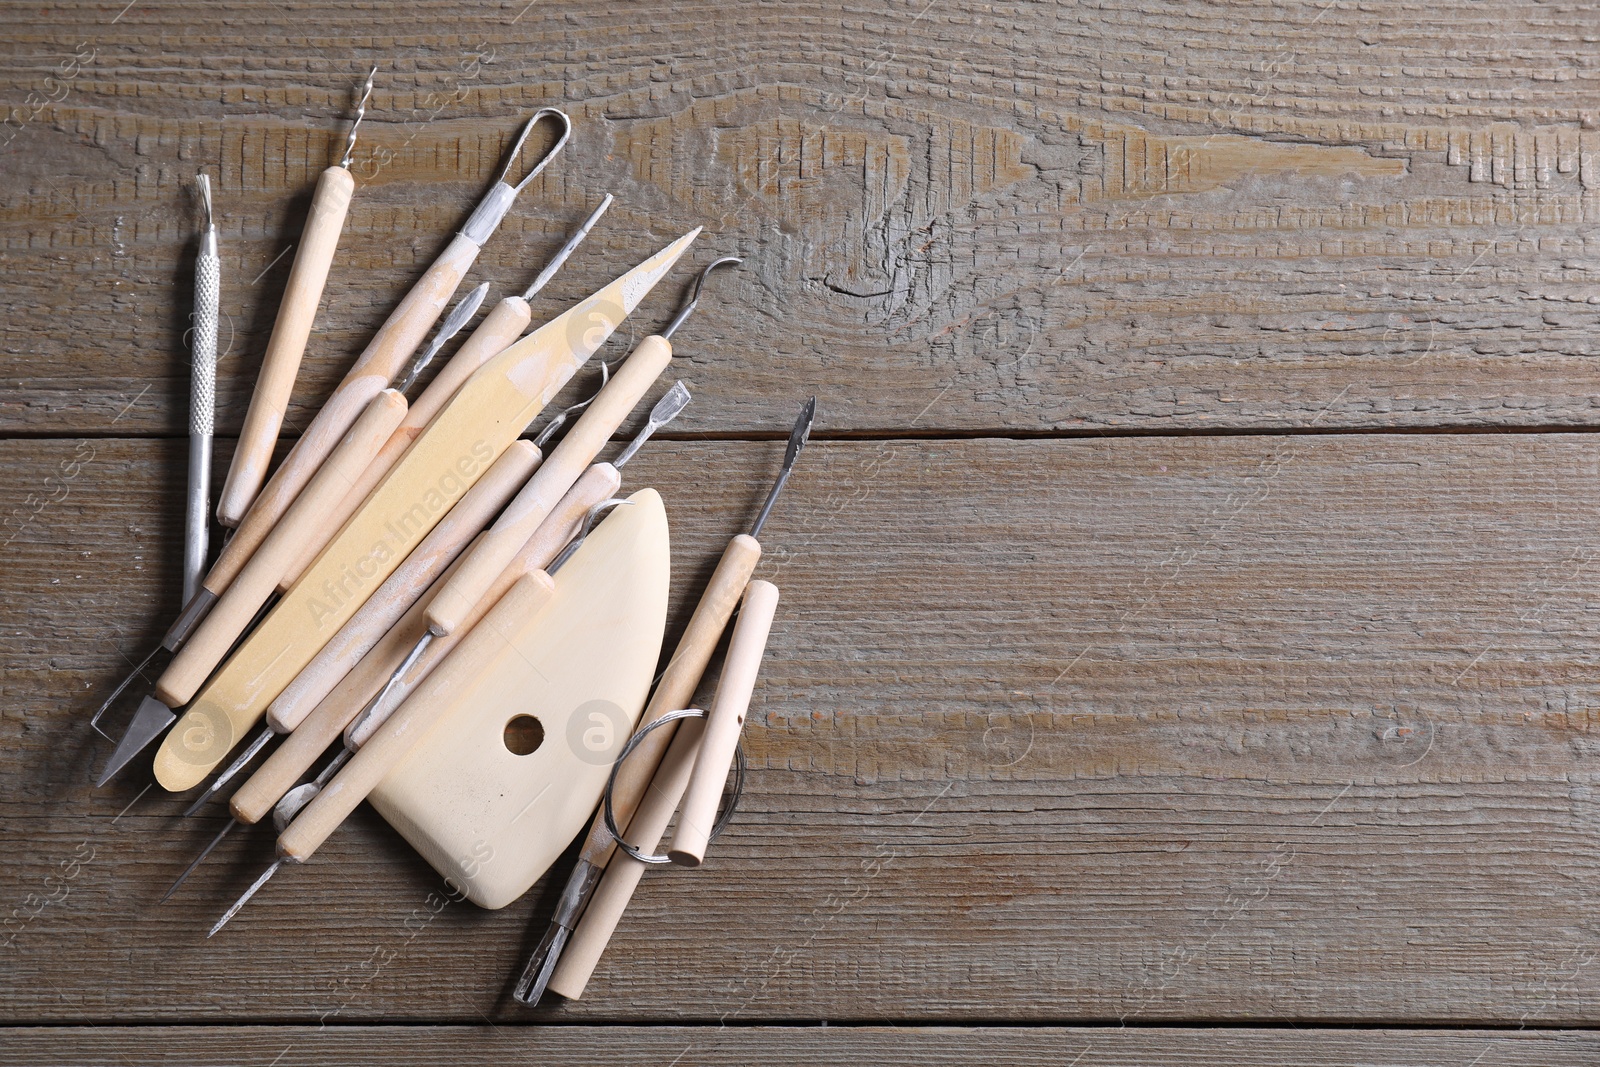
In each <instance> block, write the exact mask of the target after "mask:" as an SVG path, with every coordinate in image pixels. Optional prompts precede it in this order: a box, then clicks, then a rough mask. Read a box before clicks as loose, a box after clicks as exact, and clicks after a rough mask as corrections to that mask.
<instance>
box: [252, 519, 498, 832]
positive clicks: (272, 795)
mask: <svg viewBox="0 0 1600 1067" xmlns="http://www.w3.org/2000/svg"><path fill="white" fill-rule="evenodd" d="M479 536H480V537H481V536H483V535H482V534H479ZM459 566H461V558H460V557H458V558H457V559H456V561H455V562H454V563H452V564H451V565H450V567H449V569H448V570H446V571H445V572H444V574H443V575H442V576H440V577H439V578H438V579H437V580H436V581H435V582H434V588H439V587H441V586H442V583H444V582H447V581H449V580H450V575H452V574H454V573H455V570H456V568H457V567H459ZM427 595H428V594H426V593H424V594H423V596H422V598H421V599H419V600H418V602H417V603H415V604H413V605H411V609H410V610H409V611H407V612H406V613H405V615H403V616H402V617H401V618H400V620H399V621H398V622H396V623H395V624H394V625H393V626H391V627H390V628H389V630H388V632H387V633H385V634H383V635H382V636H381V637H379V638H378V640H377V642H376V643H374V644H373V646H372V648H371V649H369V650H368V651H367V654H366V656H364V657H363V658H362V660H361V662H360V663H358V664H357V665H356V666H355V668H354V669H353V670H351V671H349V672H348V673H347V674H345V676H344V677H343V678H342V679H340V680H339V683H338V684H337V685H335V686H334V687H333V690H332V691H331V692H330V693H328V695H327V696H325V697H324V698H323V699H322V702H321V703H319V704H318V705H317V706H316V707H315V708H313V709H312V710H311V712H310V714H308V715H306V716H304V717H303V718H302V719H301V721H300V723H299V725H298V726H297V727H296V728H295V730H294V732H293V733H291V734H289V735H288V736H287V737H285V738H284V739H283V742H282V743H281V744H279V745H278V747H277V748H275V749H273V750H272V754H271V755H270V756H268V757H267V761H266V762H265V763H263V764H262V765H261V766H260V767H259V768H257V770H256V772H255V773H254V774H252V775H251V776H250V778H249V779H248V780H247V781H246V782H245V783H244V784H243V785H242V786H240V787H239V788H238V789H237V790H236V791H235V792H234V794H233V797H232V799H230V800H229V801H228V807H229V809H230V810H231V811H232V812H233V817H234V818H235V819H238V820H239V821H240V822H242V823H249V824H253V823H257V822H260V821H261V820H262V819H264V818H266V817H267V815H268V814H269V813H271V811H272V807H273V805H274V804H276V803H277V802H278V801H279V800H281V799H282V798H283V795H284V794H285V793H287V792H288V791H289V790H291V789H293V788H294V787H295V786H296V785H297V784H298V783H299V781H300V779H301V778H303V777H304V776H305V774H306V772H307V771H309V770H310V769H311V768H312V767H314V766H316V763H317V760H318V759H320V758H321V756H322V754H323V753H324V752H326V751H327V750H328V748H329V746H331V745H332V744H334V742H336V741H338V740H339V735H340V734H341V733H342V732H343V731H344V728H345V727H346V726H348V725H350V720H352V719H354V718H355V717H356V715H357V713H359V712H360V711H361V709H362V708H363V707H365V706H366V703H367V701H369V700H371V699H372V694H374V693H376V692H377V691H378V690H379V689H380V688H382V686H383V683H384V681H385V680H386V679H387V678H388V677H389V674H390V673H391V672H392V671H393V670H394V668H395V666H396V665H398V664H399V663H400V661H401V660H403V659H405V657H406V653H407V652H410V651H411V647H412V646H413V645H415V644H416V643H417V638H419V637H421V636H422V635H423V634H425V633H427V632H428V623H427V621H426V620H425V619H424V618H423V615H422V612H423V608H424V607H426V605H427Z"/></svg>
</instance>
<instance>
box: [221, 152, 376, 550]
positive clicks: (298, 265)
mask: <svg viewBox="0 0 1600 1067" xmlns="http://www.w3.org/2000/svg"><path fill="white" fill-rule="evenodd" d="M355 188H356V181H355V179H354V178H352V177H351V176H350V172H349V171H348V170H346V169H345V168H344V167H337V166H335V167H329V168H328V169H327V170H325V171H323V172H322V177H321V178H319V179H317V191H316V194H315V195H313V196H312V198H311V213H310V214H309V215H308V216H307V217H306V226H305V229H304V230H302V231H301V233H300V249H299V251H297V252H296V253H295V254H294V266H292V267H290V268H289V283H288V285H287V286H286V287H285V288H284V290H283V303H282V304H280V305H278V318H277V321H276V322H274V323H273V326H272V339H271V340H270V341H268V342H267V353H266V355H265V356H264V357H262V360H261V373H260V375H259V376H257V378H256V391H255V393H254V394H252V395H251V397H250V410H249V411H248V412H246V413H245V417H244V428H243V429H242V430H240V431H239V445H238V447H237V448H235V449H234V451H233V462H232V463H231V464H230V465H229V467H228V480H227V481H226V482H225V483H223V486H222V496H221V497H220V498H219V499H218V500H217V521H218V522H220V523H221V524H222V525H224V526H237V525H239V520H240V519H242V518H244V514H245V512H246V511H247V510H249V508H250V502H251V501H252V500H254V499H255V497H256V494H257V493H258V492H260V491H261V483H262V482H264V481H266V478H267V467H268V466H270V465H271V463H272V449H273V446H274V445H276V444H277V441H278V430H279V429H280V428H281V427H282V426H283V412H284V409H286V408H287V407H288V406H289V395H290V394H291V393H292V392H293V391H294V380H295V376H296V375H297V374H299V372H300V358H301V357H302V356H303V355H305V351H306V340H307V339H308V338H309V337H310V336H311V324H312V323H313V322H314V321H315V320H316V317H317V305H318V304H320V303H321V302H322V288H323V286H324V285H325V284H326V283H327V281H328V268H329V267H331V266H332V265H333V253H334V250H335V249H336V248H338V246H339V235H340V234H341V233H342V232H343V231H344V219H345V214H346V213H347V212H348V211H349V209H350V197H351V195H352V194H353V193H354V192H355Z"/></svg>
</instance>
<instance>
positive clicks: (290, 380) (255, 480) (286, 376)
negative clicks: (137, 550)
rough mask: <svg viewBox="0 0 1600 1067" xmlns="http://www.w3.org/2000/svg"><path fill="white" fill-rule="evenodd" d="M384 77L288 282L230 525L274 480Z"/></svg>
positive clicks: (242, 435) (321, 195)
mask: <svg viewBox="0 0 1600 1067" xmlns="http://www.w3.org/2000/svg"><path fill="white" fill-rule="evenodd" d="M377 74H378V68H377V67H373V68H372V72H371V73H369V74H368V75H367V81H366V84H365V85H364V86H362V87H361V99H360V100H359V101H358V102H357V104H356V117H355V121H354V122H353V123H352V124H351V126H350V135H349V137H348V138H347V139H346V141H345V146H344V158H343V159H341V160H340V161H339V162H338V163H336V164H334V165H333V166H331V167H329V168H328V169H327V170H325V171H323V172H322V176H321V177H320V178H318V179H317V188H316V192H315V193H313V194H312V197H311V210H310V212H309V213H308V214H307V215H306V225H305V229H304V230H302V231H301V232H300V249H299V251H297V252H296V253H295V254H294V263H293V265H292V266H291V267H290V268H289V281H288V284H287V285H286V286H285V287H284V290H283V302H282V303H281V304H279V305H278V317H277V319H276V321H275V322H274V323H273V325H272V337H271V339H269V340H268V341H267V352H266V355H265V356H263V357H262V359H261V373H260V375H259V376H258V377H257V378H256V388H255V392H254V393H253V394H252V395H251V397H250V408H249V410H248V411H246V412H245V416H244V428H243V429H241V430H240V431H239V443H238V445H237V446H236V447H235V448H234V451H233V462H232V463H230V464H229V465H228V479H227V481H225V482H224V483H223V486H222V496H221V497H219V498H218V500H217V521H218V522H220V523H221V524H222V525H224V526H228V527H233V526H238V525H239V520H241V519H243V518H244V514H245V512H246V511H247V510H249V508H250V503H251V501H253V500H254V499H255V497H256V494H257V493H258V492H260V491H261V483H262V482H264V481H266V479H267V467H268V466H269V465H270V464H271V463H272V449H273V446H274V445H276V444H277V441H278V431H279V430H280V429H281V428H282V426H283V413H284V411H285V410H286V409H287V408H288V406H289V395H290V394H291V393H292V392H293V391H294V381H295V377H296V376H297V375H298V374H299V373H300V360H301V357H302V356H304V355H305V350H306V341H307V340H308V339H309V338H310V337H311V325H312V323H313V322H315V321H316V317H317V307H318V305H320V304H321V303H322V290H323V287H324V286H325V285H326V284H327V281H328V270H329V268H330V267H332V265H333V254H334V251H335V250H336V249H337V248H338V246H339V236H340V234H341V233H343V232H344V220H345V216H346V215H347V214H348V213H349V210H350V198H351V196H353V195H354V193H355V188H356V181H355V178H353V177H351V175H350V157H351V155H352V153H354V152H355V147H356V131H357V130H359V129H360V128H361V120H362V119H363V118H365V117H366V114H367V100H368V99H369V98H370V97H371V96H372V79H373V78H375V77H376V76H377ZM191 596H193V591H192V590H191V591H189V592H186V593H185V594H184V598H183V602H184V603H185V604H187V603H188V602H189V599H190V597H191Z"/></svg>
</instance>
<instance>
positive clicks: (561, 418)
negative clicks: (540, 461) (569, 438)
mask: <svg viewBox="0 0 1600 1067" xmlns="http://www.w3.org/2000/svg"><path fill="white" fill-rule="evenodd" d="M610 380H611V364H609V363H605V362H602V363H601V364H600V388H599V389H596V390H595V391H594V392H592V393H590V394H589V398H588V399H587V400H580V401H578V402H577V403H576V404H573V405H572V406H570V407H566V408H562V409H561V411H560V412H558V413H557V414H556V417H555V418H553V419H551V420H550V421H549V422H548V423H546V424H545V427H544V429H542V430H540V431H539V436H538V437H535V438H534V439H533V444H534V447H535V448H543V447H544V446H545V445H547V444H549V443H550V438H552V437H554V436H555V434H556V431H557V430H559V429H561V427H562V426H564V425H566V422H567V420H568V419H570V418H572V416H573V415H575V414H577V413H578V412H580V411H582V410H583V409H584V408H586V407H588V406H589V405H590V404H593V403H594V398H595V397H597V396H599V395H600V389H604V388H605V387H606V383H607V382H609V381H610Z"/></svg>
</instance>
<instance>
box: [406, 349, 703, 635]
mask: <svg viewBox="0 0 1600 1067" xmlns="http://www.w3.org/2000/svg"><path fill="white" fill-rule="evenodd" d="M671 361H672V346H671V345H670V344H668V343H667V342H666V341H665V340H663V339H662V338H660V337H655V336H652V337H646V338H645V339H644V340H643V341H641V342H640V343H639V347H638V348H636V349H634V351H633V354H632V355H630V356H629V357H628V359H627V362H625V363H623V365H622V369H621V370H619V371H618V372H617V373H616V374H615V375H614V376H613V377H612V379H611V381H610V382H609V383H607V384H606V387H605V388H604V389H602V390H600V394H599V395H598V396H596V397H595V399H594V403H592V404H590V405H589V407H588V408H587V409H586V410H585V411H584V413H583V416H582V417H581V418H579V419H578V422H577V424H576V425H575V426H573V427H572V429H571V430H569V431H567V435H566V437H564V438H562V441H561V443H560V444H559V445H557V446H556V448H555V450H554V451H552V452H551V453H550V456H549V458H548V459H546V460H545V462H544V463H543V464H542V465H541V466H540V467H539V470H538V472H537V473H535V474H534V476H533V477H532V478H530V479H529V480H528V484H527V486H526V487H525V488H524V489H523V490H522V492H520V493H518V494H517V497H516V499H515V500H513V501H512V502H511V503H510V504H509V505H507V506H506V510H505V514H503V515H501V516H500V518H499V520H497V521H496V522H495V524H494V527H493V528H492V529H490V531H489V536H488V538H487V539H486V540H485V541H484V543H483V545H482V546H481V547H480V548H479V549H478V550H477V551H476V552H474V553H473V554H472V557H471V558H470V559H468V560H467V563H466V566H464V567H462V568H461V572H460V573H459V574H457V575H456V576H455V578H454V579H452V580H451V582H450V584H449V585H447V586H445V588H444V589H443V590H442V591H441V592H440V593H439V595H438V596H436V597H434V598H433V602H432V603H431V604H429V605H428V623H429V625H430V626H432V627H433V630H434V632H435V633H439V634H447V633H449V632H450V631H452V630H454V629H455V628H456V627H457V626H459V625H460V624H461V620H462V619H463V618H464V617H465V616H466V614H467V613H468V612H469V611H471V610H472V606H473V605H474V604H476V603H477V602H478V601H479V600H481V599H482V598H483V595H484V593H485V592H486V591H487V590H488V588H489V586H490V585H491V584H493V582H494V579H495V576H496V575H498V574H499V573H500V572H501V571H503V570H505V568H506V565H507V564H508V563H510V562H511V558H512V557H513V556H515V555H516V554H517V550H518V549H519V548H521V547H522V546H523V545H524V544H526V543H527V541H528V538H529V537H531V536H533V532H534V531H535V530H537V529H538V528H539V525H540V524H541V523H543V522H544V520H545V517H546V516H548V515H549V514H550V511H551V509H552V508H554V507H555V505H556V503H557V502H558V501H560V499H561V497H562V496H564V495H565V494H566V492H567V490H568V489H570V488H572V485H573V483H574V482H576V481H577V480H578V477H579V476H580V475H581V474H582V473H583V471H584V470H585V468H587V467H588V466H589V464H591V463H593V462H594V457H595V456H596V455H597V454H598V453H599V451H600V449H601V448H602V447H603V446H604V445H605V443H606V442H607V441H609V440H610V439H611V435H612V434H613V433H615V432H616V430H617V427H618V426H620V425H622V420H623V419H625V418H627V417H628V413H629V412H630V411H632V410H633V409H634V407H635V406H636V405H637V404H638V403H639V400H640V398H642V397H643V396H644V394H645V391H646V390H648V389H649V388H650V386H651V384H652V383H653V382H654V381H655V380H656V379H657V378H659V377H660V376H661V372H662V371H664V370H666V369H667V364H668V363H670V362H671Z"/></svg>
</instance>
